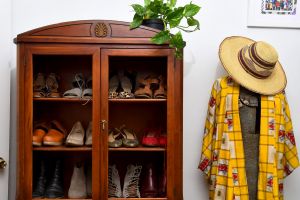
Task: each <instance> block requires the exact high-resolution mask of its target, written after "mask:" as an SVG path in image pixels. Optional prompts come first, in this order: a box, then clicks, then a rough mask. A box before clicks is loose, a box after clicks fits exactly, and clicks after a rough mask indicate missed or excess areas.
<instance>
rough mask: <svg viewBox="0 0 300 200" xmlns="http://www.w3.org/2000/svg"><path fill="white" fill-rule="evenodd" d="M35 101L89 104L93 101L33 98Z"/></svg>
mask: <svg viewBox="0 0 300 200" xmlns="http://www.w3.org/2000/svg"><path fill="white" fill-rule="evenodd" d="M33 101H50V102H79V103H87V102H92V101H93V99H82V98H33Z"/></svg>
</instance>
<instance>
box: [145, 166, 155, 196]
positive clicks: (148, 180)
mask: <svg viewBox="0 0 300 200" xmlns="http://www.w3.org/2000/svg"><path fill="white" fill-rule="evenodd" d="M144 172H145V174H144V178H143V181H142V191H141V192H142V197H145V198H154V197H157V195H158V189H157V188H158V187H157V183H158V182H157V172H156V169H155V167H154V165H153V163H149V164H147V166H146V169H145V171H144Z"/></svg>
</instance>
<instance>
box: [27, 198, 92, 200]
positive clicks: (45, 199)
mask: <svg viewBox="0 0 300 200" xmlns="http://www.w3.org/2000/svg"><path fill="white" fill-rule="evenodd" d="M32 200H50V199H47V198H42V199H37V198H34V199H32ZM51 200H53V199H51ZM59 200H70V199H59ZM72 200H92V199H72Z"/></svg>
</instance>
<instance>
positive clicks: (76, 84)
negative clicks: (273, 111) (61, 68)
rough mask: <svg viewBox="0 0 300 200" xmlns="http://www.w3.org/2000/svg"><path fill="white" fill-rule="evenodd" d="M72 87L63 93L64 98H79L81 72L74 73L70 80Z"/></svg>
mask: <svg viewBox="0 0 300 200" xmlns="http://www.w3.org/2000/svg"><path fill="white" fill-rule="evenodd" d="M72 85H73V88H72V89H70V90H67V91H66V92H65V93H64V95H63V96H64V97H66V98H81V96H82V88H83V85H84V81H83V76H82V74H76V75H75V77H74V79H73V81H72Z"/></svg>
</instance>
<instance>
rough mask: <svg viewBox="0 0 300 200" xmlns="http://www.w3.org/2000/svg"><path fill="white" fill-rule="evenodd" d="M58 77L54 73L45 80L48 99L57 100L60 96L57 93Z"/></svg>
mask: <svg viewBox="0 0 300 200" xmlns="http://www.w3.org/2000/svg"><path fill="white" fill-rule="evenodd" d="M57 79H58V77H57V76H56V75H55V74H54V73H50V74H49V76H48V77H47V79H46V87H47V91H48V94H47V96H48V97H50V98H59V97H60V94H59V92H58V80H57Z"/></svg>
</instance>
